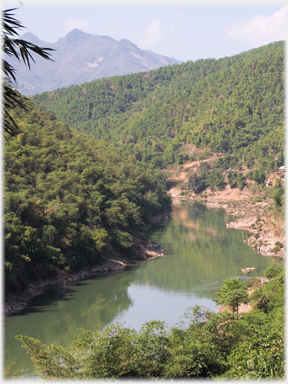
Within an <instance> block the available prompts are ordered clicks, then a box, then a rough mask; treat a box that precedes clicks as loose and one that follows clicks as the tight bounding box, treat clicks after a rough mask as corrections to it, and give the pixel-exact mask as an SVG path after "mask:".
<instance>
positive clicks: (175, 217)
mask: <svg viewBox="0 0 288 384" xmlns="http://www.w3.org/2000/svg"><path fill="white" fill-rule="evenodd" d="M231 220H233V218H232V217H229V216H228V215H227V214H226V213H225V212H224V210H221V209H207V208H206V207H205V206H203V205H200V204H197V205H194V206H191V205H181V206H179V207H175V208H174V209H173V212H172V215H171V218H170V219H169V220H167V221H165V222H163V223H161V224H160V225H157V227H155V228H154V229H153V232H151V237H150V240H151V241H153V242H155V243H157V244H160V245H161V246H162V247H163V248H164V249H166V251H165V255H164V257H161V258H158V259H155V260H151V261H142V262H137V263H132V264H131V266H130V267H129V268H128V269H126V270H125V271H122V272H117V273H112V274H107V275H101V276H99V277H95V278H93V279H89V280H84V281H81V282H79V283H77V284H76V285H75V286H70V287H68V288H66V289H64V288H63V289H59V287H58V288H57V289H56V288H55V289H52V290H50V291H49V292H47V293H45V294H44V295H42V296H38V297H35V298H34V299H32V300H31V302H30V303H29V305H28V307H27V308H26V309H25V310H24V311H23V312H22V313H21V314H19V315H15V316H11V317H8V318H6V319H5V323H4V326H5V328H4V359H5V366H8V365H9V364H10V363H11V362H15V365H13V368H12V369H11V372H14V371H16V370H21V371H22V374H31V373H32V372H33V364H32V362H31V360H30V358H29V356H28V355H26V353H25V350H24V348H21V342H19V341H16V340H15V335H19V334H22V335H27V336H31V337H34V338H39V339H40V340H41V341H42V342H44V343H47V342H50V343H54V344H59V345H63V346H67V345H68V344H69V343H70V342H71V341H72V340H73V338H74V336H75V335H76V334H77V333H80V331H79V329H94V330H95V329H98V327H99V326H103V327H105V326H107V325H108V324H111V323H115V322H120V323H123V324H124V326H127V327H132V328H134V329H136V330H139V329H140V327H141V325H142V324H143V323H145V322H146V321H148V320H152V319H156V320H163V321H165V322H166V323H167V324H168V325H171V326H173V325H175V324H176V323H177V322H178V321H179V317H180V316H181V315H183V314H184V312H185V308H187V307H189V306H192V307H193V306H195V305H196V304H198V305H204V306H206V307H208V308H210V310H211V311H217V307H216V305H215V302H214V301H212V299H213V298H214V297H215V296H216V295H215V292H216V291H218V290H219V288H220V287H221V285H222V283H223V280H224V279H226V278H228V277H231V276H235V277H241V278H243V280H244V279H247V278H248V276H247V275H245V274H244V273H242V272H241V268H246V267H257V270H256V271H253V272H251V273H250V274H249V277H251V276H257V275H258V276H260V275H262V273H263V271H264V269H265V268H266V267H267V266H268V264H269V263H271V262H272V259H271V258H268V257H264V256H261V255H259V254H258V253H257V252H255V251H253V250H252V249H251V248H249V247H248V246H247V245H246V244H245V243H244V242H243V240H245V239H246V234H245V232H242V231H239V230H235V229H227V228H226V222H227V221H231Z"/></svg>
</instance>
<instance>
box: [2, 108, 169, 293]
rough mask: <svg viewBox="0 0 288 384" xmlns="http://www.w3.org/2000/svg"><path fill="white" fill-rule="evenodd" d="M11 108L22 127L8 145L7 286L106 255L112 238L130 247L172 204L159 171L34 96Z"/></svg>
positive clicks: (122, 246) (22, 285) (91, 262)
mask: <svg viewBox="0 0 288 384" xmlns="http://www.w3.org/2000/svg"><path fill="white" fill-rule="evenodd" d="M11 114H12V116H13V118H14V119H15V121H16V122H17V124H18V126H19V128H20V130H21V133H20V134H19V135H17V136H16V137H14V138H9V140H8V141H7V142H5V149H4V160H5V177H4V181H5V187H4V193H5V256H6V260H5V272H6V279H5V281H6V288H7V289H8V291H9V292H10V291H18V290H21V289H23V288H25V287H26V286H27V285H28V284H29V282H31V281H35V280H38V279H41V278H43V277H49V276H53V275H55V273H56V270H57V269H61V270H64V271H66V272H69V271H70V272H72V271H79V270H81V269H83V268H87V267H88V266H90V265H95V264H98V263H101V262H102V261H103V257H104V256H105V255H106V253H107V252H106V249H107V245H108V244H109V245H110V250H111V247H112V249H113V248H117V249H119V250H120V252H121V250H125V252H126V255H127V252H128V255H129V252H130V254H131V250H132V249H133V237H135V236H136V237H137V236H139V237H143V225H145V224H146V225H147V224H149V222H150V218H151V217H152V216H153V215H157V214H159V213H162V212H163V211H164V210H168V209H169V207H170V197H169V196H168V195H167V193H166V183H165V180H164V179H163V177H162V176H161V174H160V172H157V171H155V170H154V171H153V172H152V171H151V169H149V168H148V167H147V166H146V165H145V164H141V163H138V164H135V162H134V161H133V159H132V158H131V157H130V156H128V155H125V154H123V153H121V152H120V151H119V150H117V149H116V148H115V147H114V146H113V145H112V144H108V143H106V142H105V141H103V140H95V139H93V138H91V137H88V139H87V136H85V135H83V134H81V133H79V132H77V131H76V130H73V129H70V128H69V126H68V125H67V124H65V123H60V122H58V121H57V119H56V117H55V115H54V114H53V113H50V112H49V113H46V112H43V111H42V110H41V109H40V108H39V107H38V106H37V105H35V104H34V103H33V102H31V101H30V102H28V104H27V111H24V110H21V109H14V110H13V111H11Z"/></svg>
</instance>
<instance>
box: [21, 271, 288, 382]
mask: <svg viewBox="0 0 288 384" xmlns="http://www.w3.org/2000/svg"><path fill="white" fill-rule="evenodd" d="M270 270H271V268H270ZM274 270H275V271H276V270H277V272H276V275H275V276H274V279H273V280H271V281H270V282H267V283H265V285H264V287H263V288H260V289H258V290H257V289H256V292H257V298H256V299H255V298H253V299H251V301H253V300H254V301H253V302H254V305H256V306H257V305H258V304H257V303H258V302H259V298H261V297H262V296H263V295H264V294H265V297H266V299H267V303H270V302H271V305H267V306H266V307H265V310H263V309H262V308H260V306H259V305H258V308H259V309H254V310H253V311H252V312H250V313H246V314H242V315H241V316H239V315H237V314H235V313H232V314H231V313H227V312H226V311H225V312H224V313H209V312H207V311H206V309H205V308H201V307H199V306H196V307H194V309H192V311H191V310H190V311H188V312H187V314H186V315H185V316H184V317H186V322H185V321H184V322H181V323H179V324H178V325H176V326H174V327H173V328H171V329H168V328H167V326H166V325H165V323H164V322H160V321H155V320H153V321H150V322H148V323H146V324H144V325H143V326H142V328H141V330H140V331H139V332H136V331H135V330H133V329H130V328H129V329H128V328H124V327H122V326H121V325H119V324H116V325H113V326H110V327H107V328H106V329H105V330H103V331H101V330H100V329H99V330H98V331H97V332H93V331H85V332H83V333H82V334H81V335H79V336H78V337H77V338H76V340H75V341H74V342H73V343H72V344H71V345H70V346H69V347H67V348H63V347H60V346H56V345H52V344H51V345H50V344H48V345H45V344H42V343H41V342H40V341H39V340H36V339H32V338H30V337H27V336H17V338H18V339H20V340H21V341H22V342H23V343H24V345H25V346H26V347H27V348H28V351H29V353H30V354H31V355H32V360H33V361H34V364H35V367H36V370H37V373H38V374H39V375H40V377H42V378H46V379H47V378H50V379H51V378H78V379H79V378H90V379H95V378H119V377H166V378H168V377H170V378H177V377H192V378H193V377H194V378H208V377H222V378H235V379H241V378H245V379H263V378H270V379H276V378H283V377H284V344H285V343H284V333H283V332H284V311H283V305H284V299H283V293H284V279H283V276H284V271H283V268H274ZM268 273H269V272H268ZM226 285H227V284H226ZM238 285H239V284H238ZM241 287H242V286H241ZM241 289H242V288H241ZM275 290H276V291H277V297H278V300H277V302H275V300H274V299H275ZM264 291H265V293H264ZM258 292H259V293H258ZM273 303H274V304H273ZM187 320H188V324H187Z"/></svg>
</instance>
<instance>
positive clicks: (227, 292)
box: [213, 277, 248, 314]
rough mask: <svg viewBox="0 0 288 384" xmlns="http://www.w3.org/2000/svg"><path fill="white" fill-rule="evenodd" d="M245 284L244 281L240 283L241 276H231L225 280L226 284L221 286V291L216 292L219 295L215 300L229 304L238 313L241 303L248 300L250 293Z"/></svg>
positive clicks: (221, 303) (222, 303)
mask: <svg viewBox="0 0 288 384" xmlns="http://www.w3.org/2000/svg"><path fill="white" fill-rule="evenodd" d="M243 285H244V283H240V278H238V279H235V278H234V277H231V278H230V279H227V280H224V285H223V286H222V287H221V289H220V292H217V293H216V295H217V296H218V297H217V298H216V299H213V300H214V301H216V303H217V304H220V305H228V306H229V307H231V308H232V311H233V312H236V313H237V314H238V308H239V305H240V303H247V301H248V293H247V291H246V289H244V288H243Z"/></svg>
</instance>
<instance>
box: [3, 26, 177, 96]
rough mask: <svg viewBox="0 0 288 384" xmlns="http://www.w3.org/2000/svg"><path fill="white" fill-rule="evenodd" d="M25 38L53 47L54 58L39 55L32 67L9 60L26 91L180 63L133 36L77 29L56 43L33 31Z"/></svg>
mask: <svg viewBox="0 0 288 384" xmlns="http://www.w3.org/2000/svg"><path fill="white" fill-rule="evenodd" d="M22 38H23V39H24V40H27V41H30V42H31V43H33V44H37V45H39V46H40V47H46V48H53V49H55V51H54V52H52V59H53V60H54V62H51V61H45V60H43V59H41V58H39V57H35V61H36V65H35V64H33V63H32V65H31V71H29V69H28V68H26V67H25V66H24V65H23V64H22V65H21V64H20V63H19V62H18V61H16V60H11V59H9V62H11V64H12V65H13V66H14V67H15V69H16V71H17V85H18V88H19V90H20V92H21V93H23V94H24V95H34V94H36V93H41V92H45V91H53V90H55V89H58V88H61V87H67V86H70V85H79V84H82V83H84V82H90V81H93V80H96V79H99V78H102V77H106V78H107V77H111V76H121V75H127V74H131V73H137V72H147V71H149V70H151V69H156V68H159V67H164V66H166V65H173V64H180V63H181V61H178V60H176V59H174V58H171V57H166V56H161V55H159V54H157V53H154V52H151V51H147V50H142V49H140V48H139V47H137V45H135V44H133V43H132V42H130V41H129V40H126V39H122V40H120V41H117V40H114V39H112V38H111V37H109V36H98V35H92V34H88V33H85V32H83V31H81V30H79V29H74V30H73V31H71V32H69V33H68V34H67V35H66V36H65V37H63V38H60V39H59V40H58V41H57V42H56V43H53V44H52V43H47V42H45V41H42V40H40V39H39V38H38V37H37V36H35V35H34V34H32V33H25V34H24V35H23V36H22Z"/></svg>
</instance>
